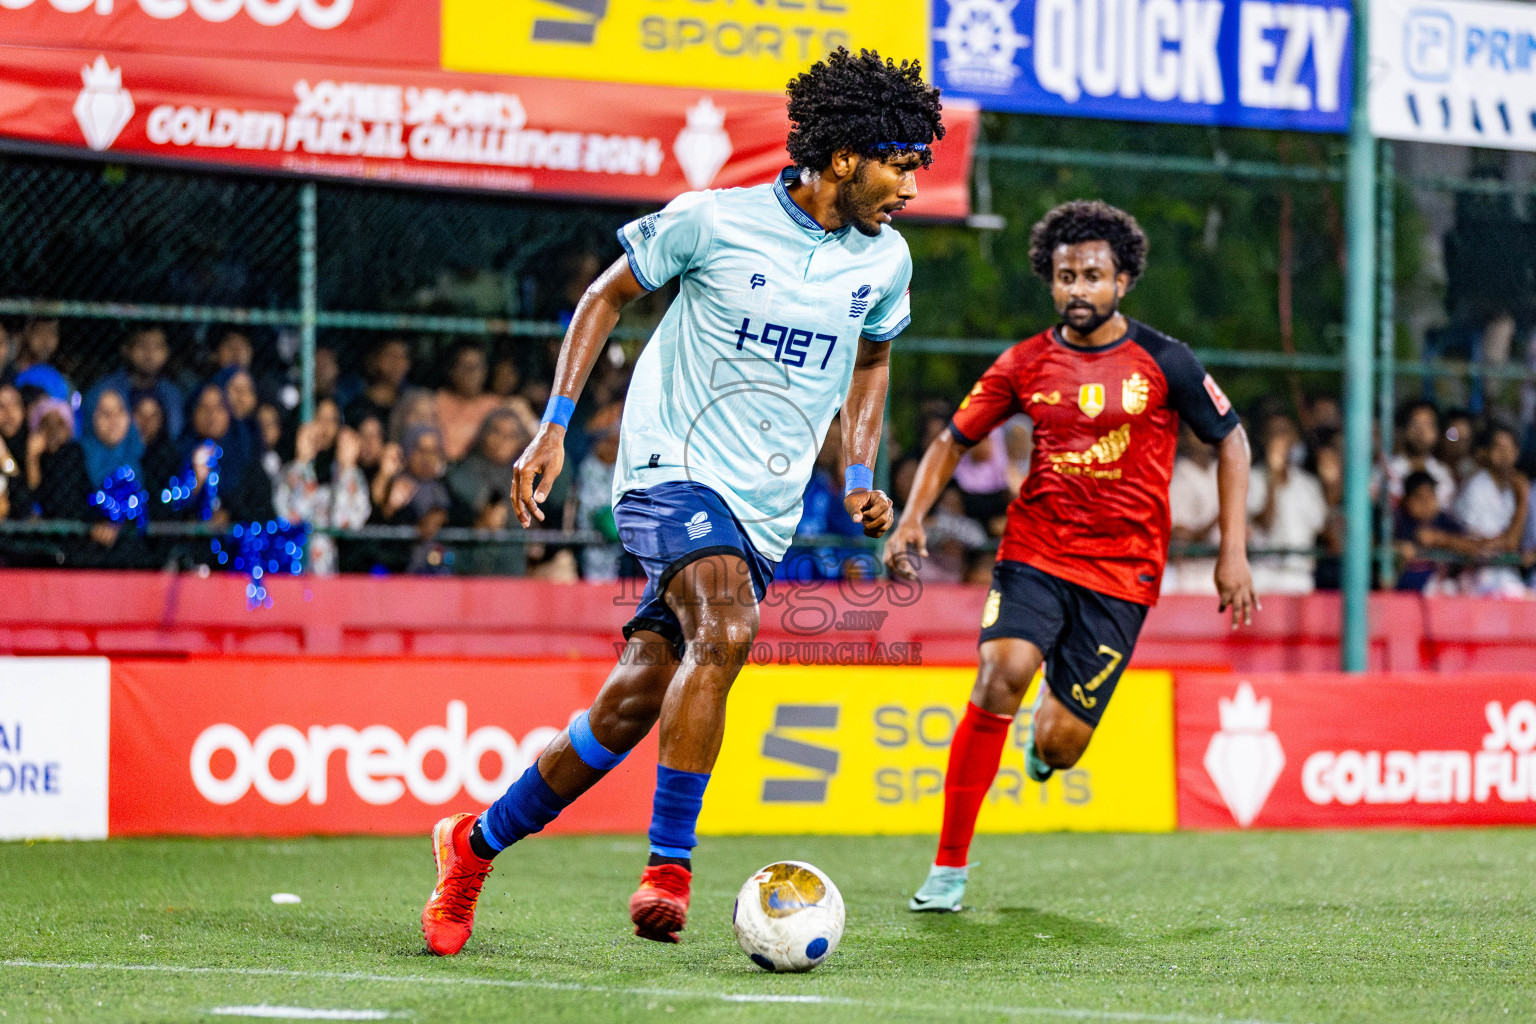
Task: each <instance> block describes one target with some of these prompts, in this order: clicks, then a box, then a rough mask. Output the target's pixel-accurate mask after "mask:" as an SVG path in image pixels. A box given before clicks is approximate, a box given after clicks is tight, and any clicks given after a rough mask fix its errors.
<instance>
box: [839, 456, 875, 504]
mask: <svg viewBox="0 0 1536 1024" xmlns="http://www.w3.org/2000/svg"><path fill="white" fill-rule="evenodd" d="M874 487H875V471H874V470H872V469H870V468H869V467H868V466H866V465H864V463H862V462H855V463H854V464H853V465H851V466H849V467H848V469H847V470H846V471H844V473H843V496H844V497H847V496H848V494H849V493H851V492H853V491H861V490H862V491H871V490H874Z"/></svg>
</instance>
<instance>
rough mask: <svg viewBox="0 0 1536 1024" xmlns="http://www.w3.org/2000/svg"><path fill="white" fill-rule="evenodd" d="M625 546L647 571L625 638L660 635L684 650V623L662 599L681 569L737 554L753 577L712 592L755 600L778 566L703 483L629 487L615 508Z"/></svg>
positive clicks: (716, 587) (717, 584)
mask: <svg viewBox="0 0 1536 1024" xmlns="http://www.w3.org/2000/svg"><path fill="white" fill-rule="evenodd" d="M613 521H614V523H615V525H617V526H618V528H619V541H620V543H622V544H623V545H624V550H625V551H628V552H629V553H630V554H632V555H634V556H635V558H636V559H638V560H639V562H640V564H641V566H643V567H644V569H645V580H646V582H645V590H644V591H642V592H641V594H640V607H638V608H636V609H635V614H634V616H633V617H632V618H631V619H630V620H629V621H628V622H626V623H625V624H624V639H626V640H628V639H629V638H630V637H631V636H633V635H634V634H635V632H636V631H637V630H642V629H644V630H649V631H651V632H652V633H660V634H661V635H662V636H663V637H665V638H666V639H667V640H668V641H670V642H671V643H672V646H673V647H674V648H676V649H677V653H678V657H682V654H683V643H684V641H683V627H682V623H680V622H678V620H677V615H676V614H675V613H673V611H672V609H671V608H669V607H668V606H667V602H666V601H665V600H664V599H663V598H662V595H663V594H664V593H665V592H666V589H667V584H668V583H671V582H672V577H673V576H675V575H677V573H678V570H680V569H682V568H683V567H684V566H686V565H688V563H690V562H696V561H698V560H699V559H701V558H705V557H708V556H709V555H720V554H726V555H737V556H739V557H740V558H741V559H742V561H744V562H746V564H747V573H748V577H747V578H743V579H732V580H719V581H715V583H714V584H713V586H712V589H711V593H712V594H713V595H716V596H718V597H720V598H722V599H725V598H727V597H728V598H729V599H730V600H739V601H742V602H743V603H745V602H746V601H747V599H748V595H749V594H750V595H751V599H752V600H753V601H754V602H757V601H761V600H762V599H763V595H765V594H766V593H768V583H769V581H770V580H772V579H773V570H774V568H775V564H776V563H774V562H773V561H772V560H771V559H768V558H764V557H763V556H762V555H761V554H759V553H758V550H757V548H755V547H754V546H753V545H752V541H751V539H750V538H748V537H747V531H746V530H745V529H743V528H742V525H741V523H740V522H738V521H737V519H736V517H735V516H734V515H733V514H732V513H731V510H730V509H729V508H728V507H727V506H726V504H725V501H724V499H722V498H721V497H720V495H719V494H717V493H715V491H714V490H712V489H711V488H708V487H705V486H704V485H703V484H696V483H691V482H689V481H684V480H674V481H669V482H667V483H661V484H656V485H655V486H653V487H646V488H643V489H641V490H637V491H625V492H624V493H623V494H622V495H620V497H619V501H618V504H616V505H614V506H613Z"/></svg>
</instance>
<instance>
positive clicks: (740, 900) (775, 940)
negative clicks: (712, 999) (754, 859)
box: [731, 860, 844, 971]
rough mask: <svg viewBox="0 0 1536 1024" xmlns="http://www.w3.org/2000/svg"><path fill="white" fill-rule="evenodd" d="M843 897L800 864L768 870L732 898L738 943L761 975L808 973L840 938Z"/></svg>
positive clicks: (829, 882) (777, 865) (808, 866)
mask: <svg viewBox="0 0 1536 1024" xmlns="http://www.w3.org/2000/svg"><path fill="white" fill-rule="evenodd" d="M843 922H844V911H843V894H842V893H840V892H838V891H837V886H836V885H834V884H833V883H832V879H830V878H828V877H827V876H826V874H825V873H824V872H822V871H821V869H820V868H817V867H815V866H814V865H811V864H807V863H805V862H804V861H798V860H786V861H779V862H778V863H775V864H769V865H768V866H767V867H764V868H762V869H761V870H759V871H755V872H753V874H752V877H751V878H749V879H747V881H746V884H744V885H743V886H742V887H741V892H740V893H738V894H737V896H736V906H735V907H734V908H733V909H732V911H731V925H732V927H733V928H734V929H735V931H736V942H737V944H738V945H740V946H741V949H742V952H744V953H746V954H747V956H748V957H749V958H750V959H751V960H752V962H753V963H755V964H757V966H759V967H761V968H762V969H763V970H765V971H809V970H811V969H812V968H814V967H817V966H818V965H820V964H821V963H822V962H824V961H825V960H826V959H827V957H829V956H831V955H832V952H833V950H835V949H837V944H838V942H839V941H841V939H842V937H843Z"/></svg>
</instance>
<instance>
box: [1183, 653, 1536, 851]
mask: <svg viewBox="0 0 1536 1024" xmlns="http://www.w3.org/2000/svg"><path fill="white" fill-rule="evenodd" d="M1174 705H1175V723H1176V737H1177V739H1176V743H1177V757H1178V784H1179V827H1180V828H1200V829H1204V828H1232V827H1234V826H1238V827H1245V828H1246V827H1253V828H1350V827H1361V826H1381V825H1410V826H1421V825H1500V824H1530V823H1536V675H1530V674H1522V675H1514V674H1497V675H1495V674H1488V675H1460V676H1454V677H1448V676H1437V675H1429V674H1402V675H1363V676H1346V675H1281V674H1252V675H1232V674H1226V673H1223V674H1202V673H1192V672H1185V673H1180V674H1179V675H1178V679H1177V683H1176V685H1175V687H1174Z"/></svg>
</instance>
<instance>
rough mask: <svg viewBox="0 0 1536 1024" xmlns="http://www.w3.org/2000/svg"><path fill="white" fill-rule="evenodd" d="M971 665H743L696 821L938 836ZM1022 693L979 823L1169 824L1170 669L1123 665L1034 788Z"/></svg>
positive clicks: (1051, 826) (727, 828) (1139, 827)
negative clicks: (1056, 766)
mask: <svg viewBox="0 0 1536 1024" xmlns="http://www.w3.org/2000/svg"><path fill="white" fill-rule="evenodd" d="M975 674H976V673H975V670H974V669H970V668H872V669H863V668H796V667H793V666H779V665H752V666H748V667H747V668H746V669H745V670H744V671H743V672H742V673H741V677H740V678H739V679H738V680H737V681H736V686H735V688H734V689H733V690H732V691H731V697H730V710H729V714H728V718H729V724H728V726H727V728H726V737H725V746H724V748H723V749H722V750H721V752H720V760H719V761H718V762H717V763H716V765H715V771H714V775H713V777H712V778H711V780H710V784H709V792H708V794H707V795H706V796H705V799H704V813H703V815H702V817H701V818H700V819H699V831H700V832H704V833H709V834H713V835H730V834H751V833H780V832H782V833H790V834H797V833H812V834H823V835H881V834H902V833H920V832H932V833H934V834H937V833H938V830H939V819H940V817H941V814H942V810H943V806H944V768H945V765H946V764H947V762H948V757H949V741H950V738H951V737H952V736H953V735H954V731H955V726H956V725H957V724H958V723H959V721H960V714H961V712H962V710H963V709H964V707H965V703H966V700H967V699H968V698H969V696H970V692H971V684H972V682H973V681H974V679H975ZM1037 685H1038V684H1037ZM1033 693H1034V691H1033V689H1031V692H1030V695H1029V696H1027V697H1026V698H1025V701H1024V707H1025V709H1026V710H1025V711H1023V712H1021V713H1020V714H1019V715H1018V717H1017V718H1016V719H1015V720H1014V727H1013V732H1012V735H1011V736H1010V737H1009V743H1008V746H1007V747H1006V748H1005V749H1004V752H1003V763H1002V768H1001V770H1000V771H999V772H998V776H997V781H996V782H995V783H994V784H993V786H992V791H991V793H990V794H988V797H987V802H986V804H985V805H984V806H983V808H982V812H981V820H980V822H979V825H978V828H979V831H982V832H1046V831H1059V830H1068V831H1082V832H1122V831H1123V832H1171V831H1172V830H1173V828H1174V824H1175V821H1176V814H1175V805H1174V763H1173V677H1172V675H1171V674H1169V673H1167V672H1127V673H1126V674H1125V677H1124V678H1123V679H1122V680H1121V681H1120V685H1119V687H1118V688H1117V689H1116V690H1115V698H1114V703H1112V704H1111V705H1110V710H1109V713H1108V714H1106V715H1105V716H1104V721H1103V723H1102V724H1101V725H1100V726H1099V729H1098V731H1097V733H1096V734H1095V736H1094V738H1093V744H1092V745H1091V746H1090V747H1089V749H1088V753H1087V754H1086V755H1084V757H1083V759H1082V761H1081V762H1079V764H1078V765H1077V767H1075V768H1073V769H1071V770H1070V771H1065V772H1057V773H1056V774H1055V776H1054V777H1052V778H1051V779H1050V780H1049V781H1048V782H1046V783H1045V784H1044V785H1043V786H1042V785H1040V784H1038V783H1034V782H1031V781H1029V779H1028V778H1027V777H1026V776H1025V775H1024V754H1023V741H1024V736H1025V730H1026V729H1027V728H1028V726H1029V712H1028V710H1027V709H1028V708H1029V707H1030V706H1031V705H1032V703H1033V701H1034V696H1033Z"/></svg>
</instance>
